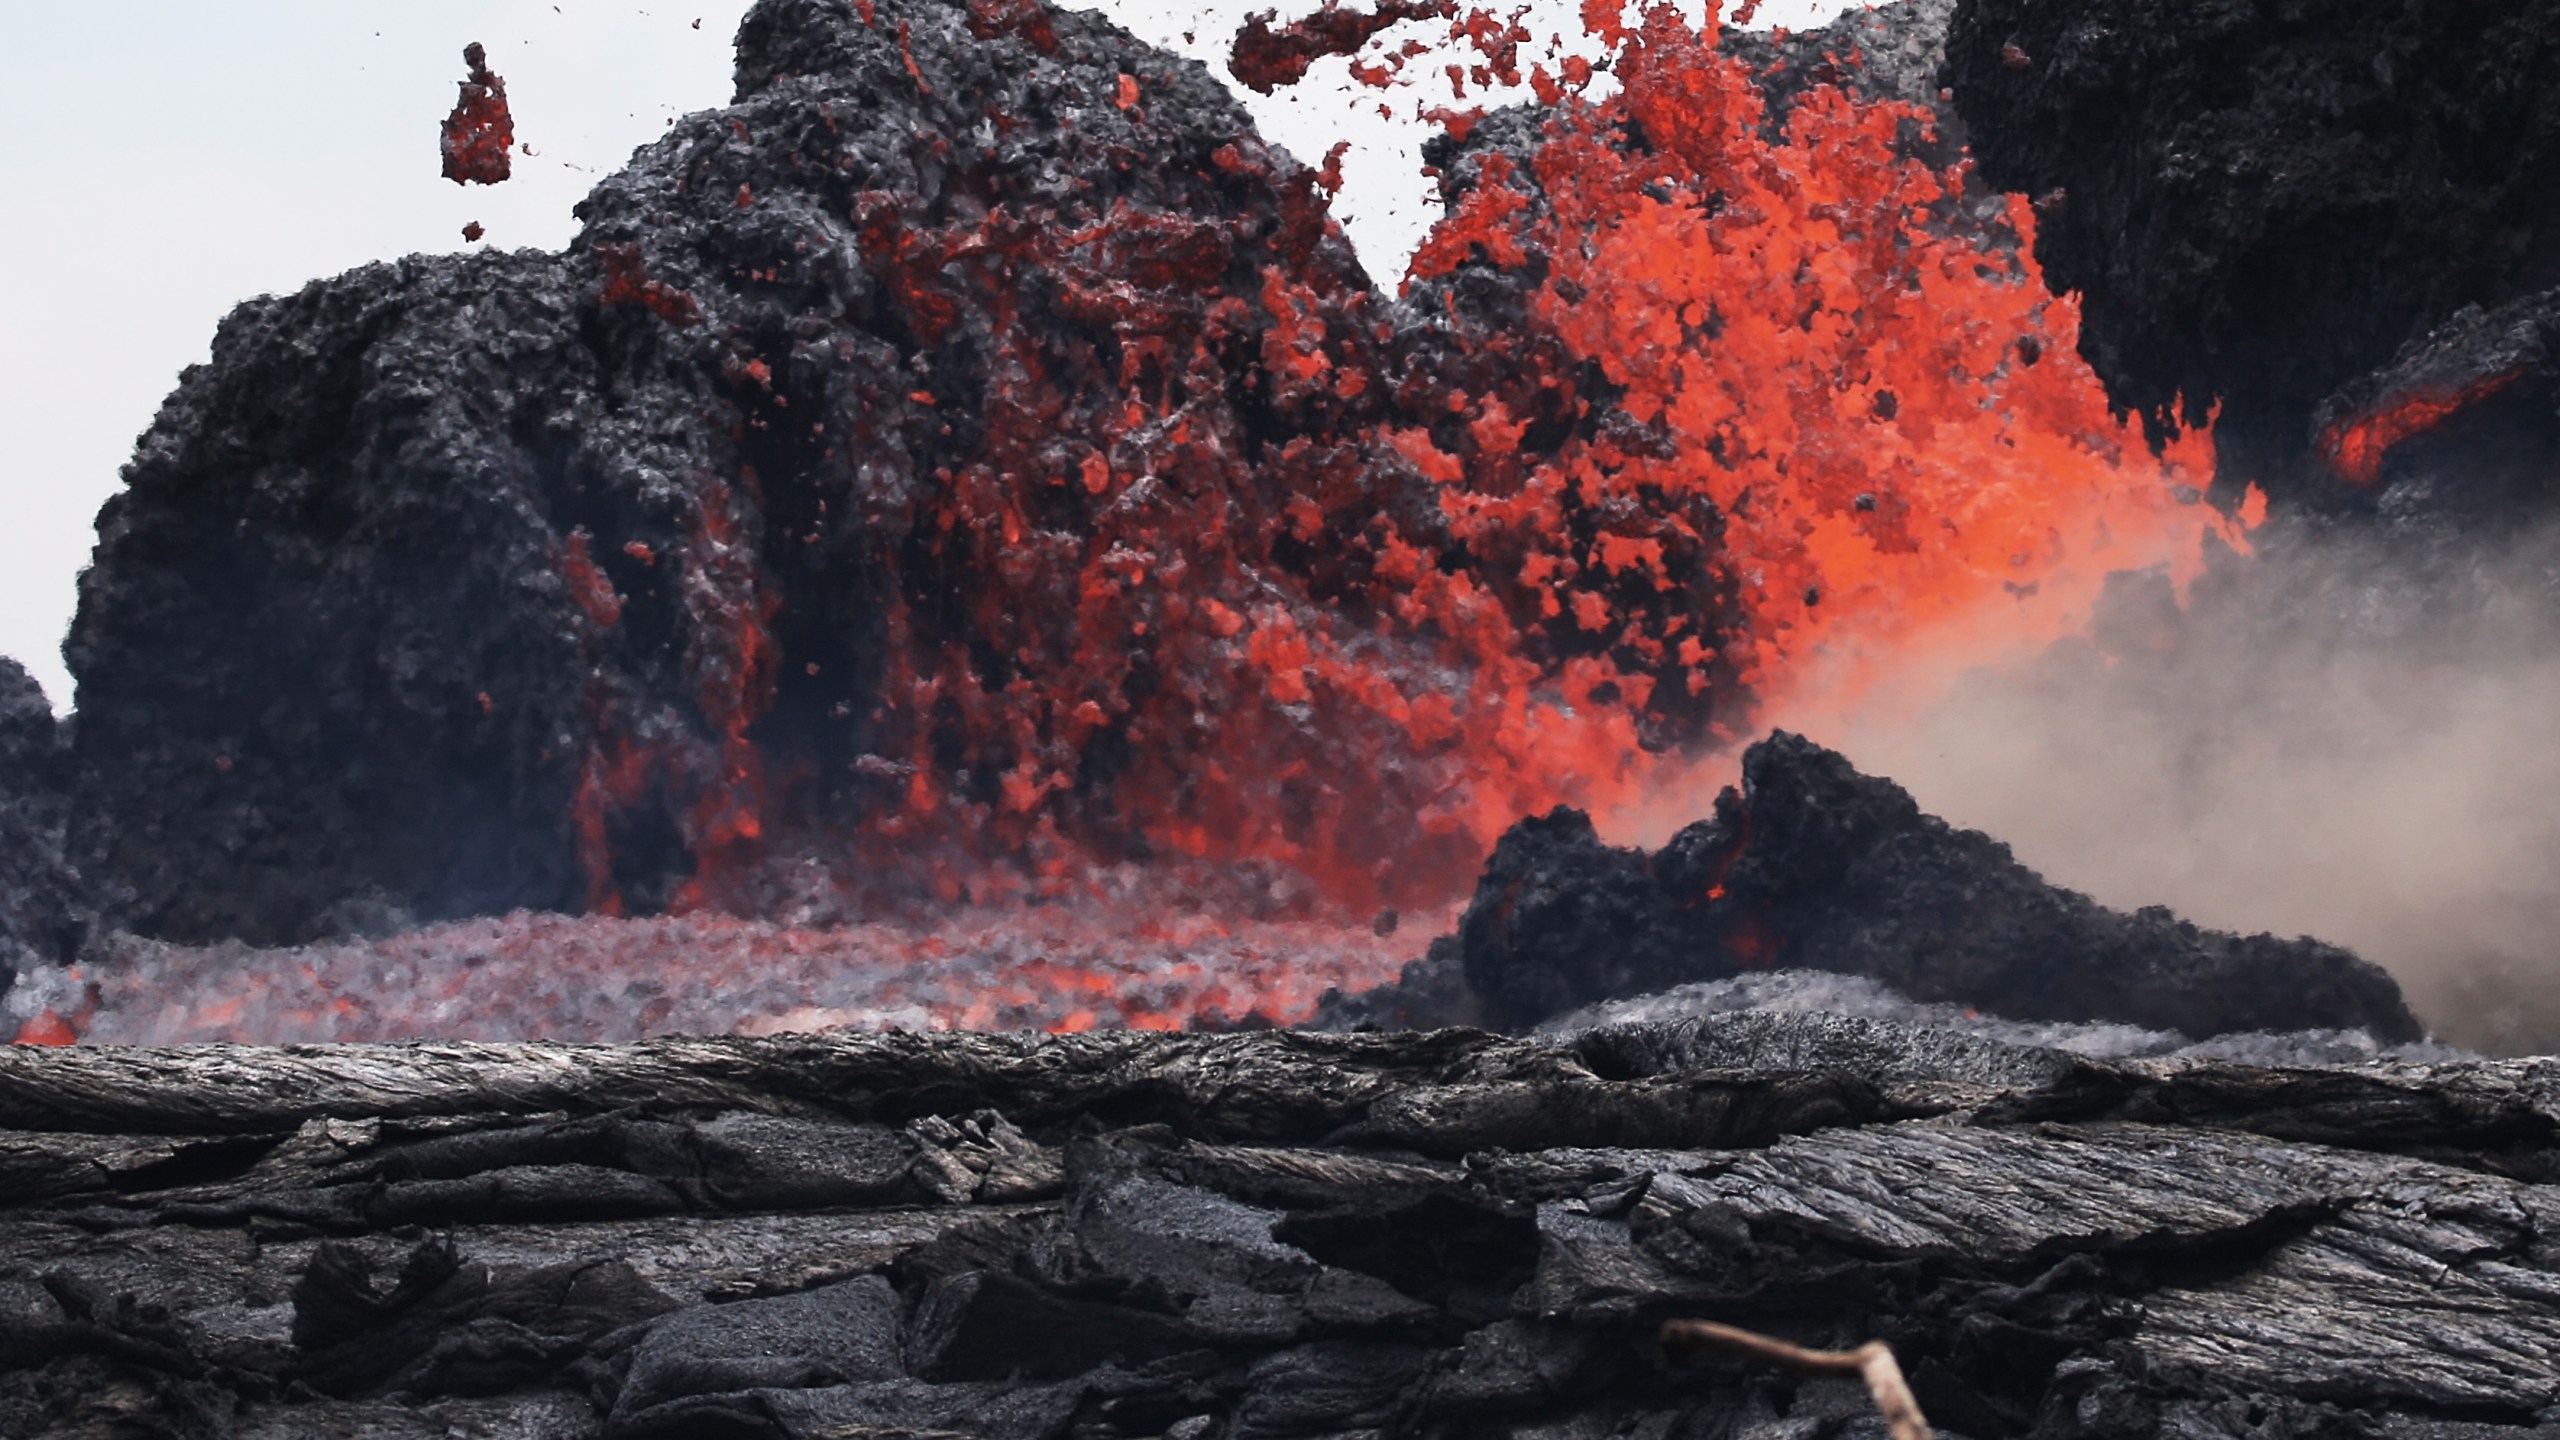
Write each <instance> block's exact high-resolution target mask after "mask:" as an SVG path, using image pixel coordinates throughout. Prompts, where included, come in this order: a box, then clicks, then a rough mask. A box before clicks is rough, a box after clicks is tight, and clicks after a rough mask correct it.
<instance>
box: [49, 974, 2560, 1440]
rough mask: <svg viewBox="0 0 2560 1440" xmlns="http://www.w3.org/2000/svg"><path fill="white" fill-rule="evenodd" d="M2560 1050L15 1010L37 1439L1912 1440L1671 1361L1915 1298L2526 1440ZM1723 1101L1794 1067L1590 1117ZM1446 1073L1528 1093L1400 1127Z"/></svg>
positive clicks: (2126, 1410)
mask: <svg viewBox="0 0 2560 1440" xmlns="http://www.w3.org/2000/svg"><path fill="white" fill-rule="evenodd" d="M1603 1077H1606V1078H1603ZM2555 1087H2560V1075H2555V1074H2554V1072H2553V1067H2552V1066H2551V1065H2550V1064H2549V1063H2548V1062H2544V1061H2516V1062H2485V1063H2478V1062H2475V1063H2464V1064H2444V1065H2432V1066H2430V1065H2413V1064H2407V1063H2397V1064H2374V1065H2365V1066H2357V1067H2322V1066H2301V1065H2296V1066H2294V1067H2292V1068H2285V1069H2259V1068H2253V1067H2250V1066H2245V1065H2234V1064H2228V1063H2216V1062H2193V1061H2181V1062H2172V1063H2144V1062H2133V1063H2105V1062H2098V1061H2093V1060H2090V1059H2087V1058H2086V1057H2083V1056H2080V1055H2075V1054H2069V1053H2065V1052H2063V1051H2058V1050H2046V1049H2035V1048H2029V1047H2019V1046H2000V1045H1986V1044H1982V1043H1979V1042H1974V1043H1966V1042H1965V1041H1963V1040H1962V1038H1961V1037H1956V1036H1953V1035H1951V1034H1950V1032H1946V1031H1942V1030H1932V1029H1927V1028H1922V1027H1914V1026H1909V1025H1900V1024H1892V1023H1885V1022H1877V1021H1843V1020H1842V1019H1840V1018H1839V1017H1834V1016H1822V1015H1781V1014H1758V1015H1745V1016H1734V1015H1727V1016H1715V1017H1709V1018H1706V1019H1702V1020H1694V1021H1688V1022H1682V1023H1679V1024H1674V1025H1668V1026H1633V1027H1626V1028H1621V1029H1612V1030H1601V1031H1593V1032H1590V1033H1587V1034H1584V1035H1582V1036H1580V1037H1578V1038H1576V1039H1575V1040H1573V1041H1570V1042H1565V1043H1554V1042H1531V1041H1520V1040H1506V1039H1501V1038H1498V1037H1495V1036H1490V1035H1485V1034H1481V1033H1473V1032H1463V1031H1459V1032H1441V1033H1438V1034H1432V1035H1412V1034H1406V1035H1349V1036H1313V1035H1302V1034H1288V1033H1279V1032H1267V1033H1263V1034H1257V1035H1223V1036H1201V1035H1146V1034H1088V1035H1072V1036H1028V1035H1013V1036H995V1035H954V1034H943V1035H874V1036H850V1035H836V1036H789V1037H775V1038H771V1039H764V1040H743V1039H733V1040H708V1041H706V1040H687V1039H669V1040H660V1041H651V1042H647V1043H644V1044H639V1045H631V1046H610V1047H608V1046H552V1045H486V1046H455V1045H400V1046H393V1045H385V1046H349V1047H329V1048H325V1049H324V1048H320V1047H295V1048H274V1049H270V1048H260V1047H245V1046H223V1047H189V1048H184V1049H176V1050H152V1049H126V1048H100V1049H88V1048H76V1049H67V1050H41V1051H39V1050H32V1049H27V1048H5V1047H0V1434H7V1435H9V1436H12V1437H18V1436H25V1437H29V1440H38V1437H63V1440H70V1437H74V1436H97V1435H107V1434H113V1435H148V1436H155V1437H156V1436H190V1437H192V1436H208V1437H213V1436H240V1437H244V1440H245V1437H263V1440H298V1437H305V1436H308V1437H315V1440H316V1437H339V1436H348V1435H363V1436H369V1437H376V1440H440V1437H446V1436H450V1435H453V1434H457V1433H459V1434H477V1435H522V1436H542V1437H557V1440H623V1437H641V1436H648V1437H668V1440H676V1437H686V1440H691V1437H697V1436H732V1435H735V1436H759V1437H777V1436H778V1437H789V1440H820V1437H844V1436H865V1435H868V1436H879V1435H889V1434H896V1435H955V1436H979V1437H989V1440H1064V1437H1075V1440H1151V1437H1158V1436H1172V1437H1182V1440H1199V1437H1207V1436H1302V1437H1313V1436H1321V1435H1342V1434H1345V1433H1353V1434H1367V1435H1380V1434H1384V1435H1393V1436H1428V1435H1467V1436H1476V1435H1483V1436H1516V1437H1526V1436H1556V1435H1568V1436H1604V1435H1662V1436H1671V1435H1691V1436H1696V1435H1714V1436H1729V1437H1735V1440H1785V1437H1794V1440H1802V1437H1807V1436H1841V1437H1850V1436H1874V1435H1879V1434H1881V1433H1882V1432H1881V1430H1880V1428H1877V1427H1876V1422H1875V1418H1874V1414H1873V1409H1872V1407H1871V1406H1870V1404H1869V1403H1868V1401H1867V1399H1866V1397H1865V1396H1864V1394H1863V1393H1862V1391H1861V1390H1860V1388H1859V1387H1858V1386H1857V1385H1856V1384H1855V1383H1854V1382H1844V1381H1824V1380H1810V1379H1804V1378H1800V1377H1795V1376H1790V1375H1784V1374H1779V1373H1773V1372H1769V1371H1766V1370H1763V1369H1760V1368H1758V1367H1755V1366H1748V1365H1742V1364H1739V1363H1726V1364H1707V1365H1698V1366H1694V1367H1677V1366H1672V1365H1668V1364H1666V1363H1665V1362H1664V1359H1663V1357H1662V1355H1661V1353H1660V1352H1659V1350H1658V1349H1657V1348H1656V1347H1655V1345H1654V1343H1653V1337H1654V1335H1655V1333H1656V1331H1657V1327H1658V1326H1659V1325H1660V1323H1661V1322H1662V1321H1663V1320H1665V1319H1670V1318H1676V1317H1708V1318H1713V1319H1717V1320H1721V1321H1725V1322H1728V1323H1734V1324H1740V1325H1745V1326H1749V1327H1752V1328H1754V1329H1759V1330H1762V1331H1766V1332H1769V1333H1772V1334H1775V1335H1778V1336H1781V1337H1783V1338H1785V1339H1788V1340H1792V1341H1795V1342H1798V1343H1802V1344H1811V1345H1819V1346H1838V1345H1844V1344H1857V1343H1863V1342H1865V1341H1867V1340H1870V1339H1882V1340H1885V1341H1886V1342H1888V1343H1889V1344H1891V1345H1892V1346H1893V1347H1894V1349H1895V1351H1896V1352H1897V1354H1898V1357H1899V1359H1900V1362H1901V1364H1902V1366H1903V1368H1904V1370H1905V1371H1906V1372H1907V1373H1908V1374H1909V1375H1910V1377H1911V1382H1912V1385H1913V1388H1914V1389H1915V1390H1916V1391H1917V1393H1918V1395H1919V1397H1920V1400H1921V1402H1922V1404H1923V1405H1924V1406H1925V1407H1926V1409H1927V1411H1928V1415H1929V1419H1930V1420H1931V1421H1932V1422H1933V1423H1934V1424H1935V1425H1936V1426H1937V1427H1938V1433H1940V1434H1944V1435H1947V1436H1949V1437H1950V1440H1954V1437H1959V1436H1971V1437H1975V1440H1981V1437H1992V1436H2030V1437H2035V1440H2132V1437H2137V1436H2155V1435H2177V1436H2197V1437H2207V1436H2210V1437H2224V1440H2240V1437H2246V1440H2492V1437H2495V1440H2527V1437H2531V1436H2536V1435H2548V1433H2549V1429H2548V1427H2547V1425H2546V1426H2543V1427H2540V1428H2537V1427H2536V1426H2535V1424H2534V1420H2535V1417H2536V1415H2537V1414H2538V1413H2548V1407H2550V1406H2552V1405H2554V1404H2555V1403H2560V1363H2555V1362H2560V1317H2555V1313H2554V1311H2553V1308H2552V1306H2551V1304H2550V1296H2551V1294H2552V1293H2553V1290H2554V1288H2555V1286H2560V1255H2555V1254H2554V1252H2553V1249H2552V1246H2551V1244H2550V1242H2549V1236H2550V1234H2551V1233H2552V1227H2553V1226H2554V1225H2555V1224H2560V1205H2555V1201H2554V1198H2553V1193H2554V1192H2553V1190H2552V1188H2551V1185H2550V1183H2549V1182H2550V1181H2551V1180H2553V1179H2554V1178H2555V1177H2560V1119H2556V1118H2555V1117H2560V1088H2555ZM1709 1093H1723V1094H1725V1095H1728V1096H1731V1097H1737V1098H1741V1097H1755V1096H1756V1097H1758V1099H1757V1100H1756V1101H1755V1102H1753V1103H1750V1104H1735V1105H1731V1106H1728V1107H1726V1108H1724V1109H1723V1110H1721V1111H1717V1110H1711V1109H1701V1108H1695V1107H1693V1109H1692V1112H1691V1113H1690V1114H1688V1115H1687V1116H1686V1117H1685V1119H1684V1120H1683V1121H1682V1123H1680V1124H1679V1125H1677V1126H1676V1127H1668V1128H1666V1129H1665V1130H1664V1131H1663V1132H1662V1133H1661V1134H1660V1135H1659V1136H1657V1137H1656V1138H1655V1139H1653V1140H1649V1141H1648V1140H1639V1139H1636V1138H1634V1137H1632V1136H1629V1135H1625V1134H1615V1133H1611V1132H1610V1131H1609V1130H1608V1129H1607V1128H1606V1126H1605V1124H1595V1121H1605V1120H1606V1119H1607V1117H1609V1116H1611V1115H1622V1114H1624V1113H1625V1111H1626V1109H1627V1105H1628V1100H1629V1097H1641V1096H1644V1095H1664V1094H1686V1095H1691V1096H1698V1095H1705V1094H1709ZM1850 1097H1854V1103H1842V1102H1843V1101H1844V1099H1848V1098H1850ZM1808 1102H1812V1103H1808ZM1434 1112H1437V1113H1441V1114H1447V1115H1453V1116H1464V1115H1468V1114H1475V1115H1489V1114H1495V1113H1503V1112H1508V1113H1510V1114H1511V1115H1512V1116H1513V1117H1514V1120H1513V1123H1511V1124H1510V1125H1508V1126H1507V1127H1506V1128H1504V1129H1502V1130H1500V1131H1498V1132H1478V1133H1475V1134H1472V1135H1470V1134H1465V1133H1462V1131H1461V1129H1458V1128H1452V1129H1449V1130H1447V1131H1445V1132H1443V1133H1444V1134H1445V1135H1446V1137H1447V1138H1449V1139H1450V1140H1452V1141H1453V1142H1454V1148H1453V1149H1452V1150H1451V1152H1450V1153H1448V1154H1446V1155H1443V1156H1423V1155H1417V1154H1414V1153H1412V1152H1411V1151H1409V1150H1407V1149H1406V1148H1405V1145H1404V1138H1403V1137H1404V1136H1405V1135H1407V1134H1409V1133H1410V1132H1409V1131H1408V1130H1406V1129H1405V1128H1404V1125H1403V1122H1404V1120H1405V1119H1407V1118H1409V1117H1411V1116H1414V1115H1417V1114H1429V1113H1434ZM1533 1112H1535V1113H1536V1114H1537V1115H1538V1116H1539V1118H1537V1119H1536V1121H1535V1123H1520V1122H1521V1121H1522V1120H1524V1119H1527V1118H1528V1117H1530V1116H1531V1114H1532V1113H1533ZM1139 1116H1145V1117H1147V1118H1144V1119H1139V1118H1136V1117H1139ZM786 1117H787V1118H786ZM776 1127H790V1128H791V1129H793V1130H796V1131H797V1132H798V1134H799V1136H800V1137H801V1142H800V1143H799V1144H797V1145H794V1144H777V1145H774V1146H771V1147H769V1148H765V1149H763V1150H760V1151H758V1152H756V1153H753V1154H747V1153H743V1152H740V1151H739V1150H738V1149H737V1147H736V1146H735V1144H734V1143H733V1142H734V1140H735V1137H736V1136H737V1135H738V1133H739V1132H740V1131H741V1130H742V1129H766V1130H770V1129H774V1128H776ZM802 1151H811V1152H825V1153H838V1154H843V1153H860V1154H863V1155H865V1156H872V1157H877V1158H878V1160H879V1161H881V1162H883V1163H882V1164H881V1165H880V1167H879V1168H880V1169H881V1170H882V1171H883V1172H884V1173H885V1174H888V1175H890V1176H893V1177H897V1178H898V1183H896V1184H893V1185H890V1186H886V1187H878V1188H873V1189H870V1190H868V1191H866V1192H863V1193H858V1194H857V1193H848V1192H833V1193H829V1192H822V1191H817V1190H812V1189H809V1188H806V1187H805V1186H803V1185H801V1184H800V1183H799V1181H800V1179H801V1171H802V1169H803V1165H804V1159H805V1157H804V1155H803V1154H802V1153H800V1152H802ZM715 1152H717V1153H722V1154H725V1155H726V1156H727V1158H726V1159H725V1160H723V1161H722V1162H721V1163H720V1167H719V1173H717V1174H715V1173H714V1172H713V1170H712V1169H711V1168H710V1167H709V1166H707V1165H706V1164H705V1158H706V1156H707V1155H709V1154H712V1153H715ZM1008 1157H1012V1158H1022V1157H1034V1158H1036V1159H1037V1161H1038V1163H1039V1166H1040V1167H1041V1168H1042V1169H1043V1170H1044V1172H1045V1174H1046V1176H1047V1178H1046V1180H1045V1181H1044V1182H1043V1183H1042V1184H1041V1185H1040V1186H1039V1187H1038V1188H1036V1189H1032V1190H1027V1191H1026V1190H1024V1189H1021V1188H1015V1187H1010V1186H1005V1185H1001V1184H999V1181H1000V1179H1001V1178H1002V1177H1003V1175H1004V1174H1005V1173H1006V1165H1007V1163H1008ZM866 1163H867V1162H866ZM537 1176H539V1177H544V1180H545V1184H546V1185H547V1187H548V1189H547V1193H548V1194H549V1196H550V1206H549V1208H547V1209H546V1208H541V1207H537V1206H528V1207H527V1208H523V1209H520V1210H518V1211H516V1212H514V1213H509V1214H499V1215H491V1214H487V1213H478V1214H472V1213H468V1212H467V1211H466V1210H463V1209H460V1208H456V1205H455V1202H456V1201H458V1200H467V1199H468V1198H469V1197H470V1196H471V1195H473V1194H485V1193H492V1192H498V1191H505V1190H508V1189H510V1188H513V1189H514V1190H515V1191H516V1192H517V1193H519V1194H521V1195H524V1196H527V1197H530V1196H532V1195H533V1194H534V1193H535V1191H534V1187H532V1186H531V1185H530V1184H528V1183H527V1182H528V1181H529V1180H530V1179H532V1178H533V1177H537ZM425 1177H433V1178H425ZM641 1189H647V1190H652V1191H655V1192H657V1193H659V1194H660V1195H661V1196H662V1197H663V1198H662V1199H661V1200H660V1201H659V1202H658V1204H657V1206H656V1207H655V1208H654V1209H652V1210H649V1211H647V1212H633V1211H627V1210H626V1211H623V1212H621V1213H613V1210H612V1207H613V1206H614V1204H616V1203H618V1201H619V1199H620V1197H623V1196H626V1195H628V1194H629V1193H632V1192H633V1191H635V1190H641ZM395 1201H396V1202H397V1203H392V1202H395ZM1026 1202H1029V1203H1026ZM439 1205H441V1206H443V1207H445V1208H443V1209H442V1210H441V1211H439V1210H436V1209H435V1208H434V1207H436V1206H439Z"/></svg>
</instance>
